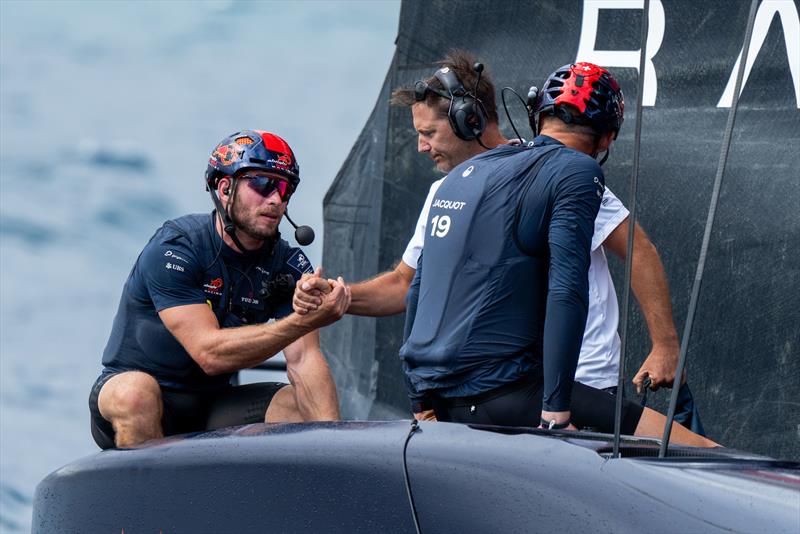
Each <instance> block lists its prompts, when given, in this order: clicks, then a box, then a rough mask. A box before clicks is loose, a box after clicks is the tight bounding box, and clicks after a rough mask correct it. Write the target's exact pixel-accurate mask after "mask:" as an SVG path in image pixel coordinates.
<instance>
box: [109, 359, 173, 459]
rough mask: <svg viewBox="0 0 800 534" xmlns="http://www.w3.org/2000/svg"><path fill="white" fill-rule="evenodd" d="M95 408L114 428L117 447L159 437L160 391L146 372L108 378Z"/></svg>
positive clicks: (160, 432)
mask: <svg viewBox="0 0 800 534" xmlns="http://www.w3.org/2000/svg"><path fill="white" fill-rule="evenodd" d="M97 408H98V410H99V411H100V415H102V416H103V418H104V419H106V420H107V421H109V422H110V423H111V425H112V427H113V428H114V431H115V433H116V436H115V441H116V445H117V446H118V447H124V446H130V445H134V444H137V443H141V442H143V441H146V440H148V439H153V438H157V437H161V436H162V429H161V414H162V411H163V405H162V401H161V388H160V387H159V385H158V382H157V381H156V380H155V379H154V378H153V377H152V376H150V375H148V374H147V373H142V372H138V371H130V372H125V373H120V374H118V375H115V376H113V377H111V378H110V379H109V380H108V381H107V382H106V383H105V384H104V385H103V387H102V389H101V390H100V394H99V396H98V399H97Z"/></svg>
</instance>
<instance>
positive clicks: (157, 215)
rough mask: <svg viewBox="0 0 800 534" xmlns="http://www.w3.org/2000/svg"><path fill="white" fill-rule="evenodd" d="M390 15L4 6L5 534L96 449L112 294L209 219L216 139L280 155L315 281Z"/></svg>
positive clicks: (1, 489)
mask: <svg viewBox="0 0 800 534" xmlns="http://www.w3.org/2000/svg"><path fill="white" fill-rule="evenodd" d="M399 7H400V6H399V1H386V2H380V1H370V2H367V1H363V2H337V1H320V2H318V1H296V2H267V1H262V2H259V1H221V2H211V1H204V2H188V1H173V2H167V1H163V2H122V1H115V2H95V1H86V2H67V1H55V2H43V1H31V2H18V1H9V0H2V1H0V532H3V533H6V532H9V533H10V532H26V531H28V530H29V529H30V520H31V503H32V498H33V493H34V489H35V487H36V484H37V483H38V482H39V481H40V480H41V479H42V478H44V477H45V476H46V475H47V474H48V473H50V472H52V471H54V470H55V469H57V468H59V467H61V466H62V465H64V464H66V463H69V462H70V461H72V460H74V459H76V458H78V457H81V456H85V455H89V454H93V453H94V452H96V451H97V448H96V446H95V445H94V442H93V441H92V439H91V436H90V434H89V414H88V408H87V397H88V392H89V387H90V386H91V384H92V382H93V381H94V379H95V377H96V376H97V374H98V372H99V370H100V355H101V352H102V349H103V347H104V345H105V341H106V338H107V336H108V332H109V329H110V325H111V321H112V319H113V314H114V312H115V310H116V306H117V301H118V298H119V293H120V290H121V287H122V284H123V282H124V280H125V277H126V276H127V273H128V271H129V270H130V268H131V266H132V264H133V261H134V260H135V258H136V256H137V255H138V253H139V251H140V250H141V247H142V246H143V245H144V244H145V242H146V241H147V239H148V238H149V236H150V235H151V234H152V232H153V231H154V230H155V229H156V228H157V227H158V226H159V225H160V224H161V223H162V222H163V221H164V220H166V219H168V218H172V217H175V216H179V215H181V214H184V213H189V212H200V211H208V210H210V202H209V199H208V196H207V193H206V192H205V190H204V187H203V172H204V170H205V162H206V161H207V158H208V155H209V153H210V151H211V149H212V148H213V147H214V145H215V144H216V142H217V141H218V140H219V139H221V138H222V137H224V136H225V135H227V134H229V133H231V132H233V131H236V130H239V129H242V128H260V129H266V130H270V131H274V132H276V133H279V134H280V135H282V136H283V137H284V138H286V139H287V141H288V142H289V144H290V145H291V146H292V147H293V149H294V151H295V153H296V155H297V157H298V160H299V162H300V167H301V176H302V183H301V185H300V188H299V190H298V193H297V194H296V195H295V196H294V197H293V199H292V203H291V205H290V211H291V213H292V217H293V218H294V219H295V220H296V221H297V222H299V223H301V224H310V225H312V226H314V227H315V228H316V230H317V236H318V237H317V240H316V242H315V243H314V244H313V245H311V246H310V247H307V252H308V254H309V256H310V258H311V259H312V261H313V262H314V263H315V264H319V261H320V258H321V251H322V246H321V245H322V237H321V236H322V222H321V221H322V198H323V196H324V194H325V191H326V190H327V188H328V186H329V184H330V182H331V181H332V179H333V177H334V176H335V174H336V172H337V171H338V169H339V166H340V165H341V164H342V162H343V161H344V160H345V157H346V156H347V153H348V151H349V150H350V147H351V146H352V145H353V143H354V141H355V139H356V137H357V135H358V133H359V132H360V130H361V128H362V126H363V124H364V122H365V121H366V119H367V117H368V115H369V113H370V111H371V109H372V107H373V105H374V104H375V99H376V97H377V94H378V91H379V89H380V86H381V84H382V82H383V79H384V76H385V74H386V71H387V70H388V68H389V64H390V61H391V57H392V53H393V51H394V38H395V34H396V29H397V21H398V15H399ZM282 230H283V233H284V236H291V235H292V231H291V229H290V227H289V226H288V225H286V224H285V223H284V224H283V228H282ZM289 240H290V242H291V241H292V239H291V238H290V239H289ZM252 379H253V378H252V376H250V375H248V376H246V377H245V380H252Z"/></svg>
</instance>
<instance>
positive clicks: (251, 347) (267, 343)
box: [196, 313, 313, 375]
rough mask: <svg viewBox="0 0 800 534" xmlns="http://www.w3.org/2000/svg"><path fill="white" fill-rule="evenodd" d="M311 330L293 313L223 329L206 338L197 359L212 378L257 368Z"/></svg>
mask: <svg viewBox="0 0 800 534" xmlns="http://www.w3.org/2000/svg"><path fill="white" fill-rule="evenodd" d="M312 330H313V327H312V326H311V325H310V324H309V323H308V321H307V320H305V319H304V318H303V317H300V316H299V315H297V314H294V313H292V314H290V315H288V316H287V317H285V318H283V319H281V320H279V321H275V322H272V323H264V324H258V325H249V326H241V327H237V328H220V329H218V330H216V331H214V332H212V333H211V334H209V335H208V336H206V339H205V340H203V343H202V349H201V351H202V354H200V355H198V358H196V359H197V360H198V361H201V362H203V363H202V364H201V365H202V367H203V369H204V371H205V372H206V373H207V374H209V375H215V374H222V373H230V372H234V371H238V370H240V369H246V368H249V367H253V366H255V365H258V364H259V363H261V362H262V361H264V360H266V359H267V358H269V357H271V356H274V355H275V354H277V353H278V352H280V351H281V350H283V348H284V347H285V346H286V345H288V344H290V343H292V342H293V341H295V340H296V339H298V338H300V337H302V336H303V335H305V334H307V333H309V332H310V331H312Z"/></svg>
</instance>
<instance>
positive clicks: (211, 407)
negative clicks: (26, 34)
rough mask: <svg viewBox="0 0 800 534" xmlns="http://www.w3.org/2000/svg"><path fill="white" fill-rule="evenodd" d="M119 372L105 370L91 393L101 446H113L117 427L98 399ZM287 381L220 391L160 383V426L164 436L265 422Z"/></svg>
mask: <svg viewBox="0 0 800 534" xmlns="http://www.w3.org/2000/svg"><path fill="white" fill-rule="evenodd" d="M116 374H118V373H103V374H101V375H100V377H98V379H97V380H96V381H95V383H94V386H92V391H91V393H90V394H89V411H90V412H91V416H92V417H91V430H92V437H93V438H94V441H95V443H97V445H98V446H99V447H100V448H101V449H111V448H113V447H114V446H115V445H114V434H115V433H114V428H113V427H112V426H111V423H110V422H109V421H108V420H106V419H105V418H104V417H103V416H102V415H100V409H99V408H98V406H97V399H98V397H99V395H100V390H101V389H102V388H103V385H105V383H106V382H108V380H109V379H110V378H111V377H112V376H116ZM285 385H286V384H283V383H281V382H259V383H257V384H246V385H244V386H229V387H226V388H224V389H221V390H219V391H213V392H195V391H185V390H180V389H174V388H168V387H165V386H161V400H162V402H163V403H164V410H163V413H162V416H161V428H162V430H163V432H164V435H165V436H172V435H174V434H185V433H187V432H199V431H204V430H215V429H217V428H224V427H227V426H238V425H247V424H250V423H263V422H264V415H265V414H266V412H267V406H269V403H270V402H271V401H272V397H273V396H274V395H275V393H277V392H278V390H279V389H281V388H282V387H284V386H285Z"/></svg>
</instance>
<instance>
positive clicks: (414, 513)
mask: <svg viewBox="0 0 800 534" xmlns="http://www.w3.org/2000/svg"><path fill="white" fill-rule="evenodd" d="M418 429H419V423H418V422H417V420H416V419H412V420H411V428H410V429H409V430H408V436H406V442H405V443H404V444H403V477H404V479H405V482H406V495H408V504H409V505H410V506H411V517H413V518H414V528H415V529H416V530H417V534H422V531H421V530H420V529H419V518H418V517H417V507H416V505H415V504H414V496H413V495H412V494H411V481H410V480H409V478H408V463H407V462H406V450H407V449H408V442H409V441H411V436H413V435H414V432H416V431H417V430H418Z"/></svg>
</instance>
